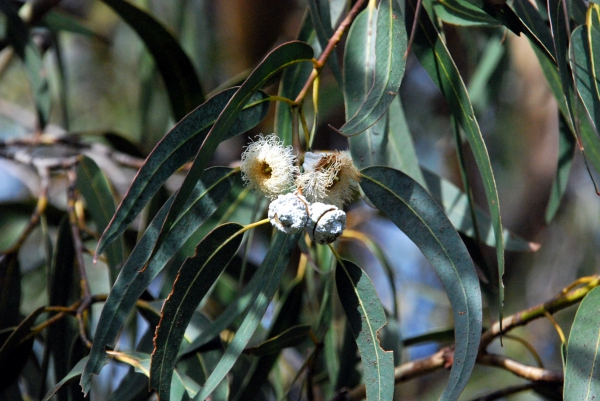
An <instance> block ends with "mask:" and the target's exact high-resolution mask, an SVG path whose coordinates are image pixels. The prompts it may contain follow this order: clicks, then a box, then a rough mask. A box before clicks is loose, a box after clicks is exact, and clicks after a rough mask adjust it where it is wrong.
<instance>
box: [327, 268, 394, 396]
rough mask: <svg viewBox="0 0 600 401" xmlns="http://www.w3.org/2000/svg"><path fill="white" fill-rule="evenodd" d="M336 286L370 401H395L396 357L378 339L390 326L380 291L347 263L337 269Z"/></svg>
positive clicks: (364, 275) (360, 270) (363, 274)
mask: <svg viewBox="0 0 600 401" xmlns="http://www.w3.org/2000/svg"><path fill="white" fill-rule="evenodd" d="M335 282H336V285H337V290H338V295H339V297H340V301H341V303H342V306H343V307H344V312H345V313H346V318H347V319H348V323H349V324H350V329H351V330H352V334H353V335H354V340H355V341H356V345H357V346H358V350H359V352H360V357H361V359H362V366H363V371H364V381H365V386H366V388H367V399H368V400H392V399H393V398H394V355H393V353H392V352H390V351H385V350H383V349H382V348H381V345H380V343H379V338H378V337H377V336H378V334H379V330H381V329H382V327H383V326H385V325H386V324H387V319H386V317H385V312H384V310H383V306H382V305H381V301H380V300H379V297H378V295H377V291H376V290H375V287H374V286H373V283H372V282H371V279H370V278H369V276H367V274H366V273H365V272H364V271H363V270H362V269H361V268H360V267H358V266H356V265H355V264H354V263H352V262H350V261H348V260H344V261H343V262H340V264H339V265H338V266H337V268H336V271H335Z"/></svg>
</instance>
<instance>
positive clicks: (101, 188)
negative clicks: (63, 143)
mask: <svg viewBox="0 0 600 401" xmlns="http://www.w3.org/2000/svg"><path fill="white" fill-rule="evenodd" d="M77 188H78V189H79V191H81V194H82V195H83V197H84V198H85V202H86V205H87V210H88V212H89V214H90V215H91V216H92V220H93V221H94V223H96V230H97V231H98V232H103V231H104V229H105V228H106V227H107V226H108V223H109V222H110V220H111V218H112V216H113V214H114V213H115V200H114V198H113V195H112V192H111V191H110V187H109V185H108V181H107V180H106V177H105V176H104V174H102V171H101V170H100V169H99V168H98V166H97V165H96V163H95V162H94V161H93V160H92V159H90V158H89V157H87V156H83V157H82V159H81V160H80V161H79V164H78V165H77ZM105 249H106V251H105V252H106V259H107V260H108V266H109V268H110V282H111V284H112V283H114V282H115V279H116V278H117V272H118V269H120V268H121V265H122V264H123V242H122V241H121V240H116V241H113V242H112V243H111V244H110V245H109V246H107V247H106V248H105Z"/></svg>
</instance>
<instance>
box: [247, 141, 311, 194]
mask: <svg viewBox="0 0 600 401" xmlns="http://www.w3.org/2000/svg"><path fill="white" fill-rule="evenodd" d="M295 162H296V156H294V154H293V151H292V147H291V146H288V147H284V146H283V142H282V141H280V140H279V138H277V136H275V134H271V135H268V136H266V137H263V136H262V135H259V136H258V139H257V140H256V141H254V142H252V143H251V144H250V145H248V146H247V147H246V150H245V151H244V153H242V162H241V170H242V179H243V180H244V183H245V184H246V185H247V186H248V188H250V189H253V190H256V191H259V192H261V193H262V194H263V195H264V196H266V197H267V198H271V199H275V198H276V197H277V195H279V194H281V193H284V192H286V191H288V190H289V189H290V188H291V187H292V185H293V183H294V177H295V176H296V175H297V174H298V173H299V170H298V167H296V166H295V165H294V163H295Z"/></svg>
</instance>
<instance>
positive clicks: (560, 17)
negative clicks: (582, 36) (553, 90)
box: [548, 0, 575, 126]
mask: <svg viewBox="0 0 600 401" xmlns="http://www.w3.org/2000/svg"><path fill="white" fill-rule="evenodd" d="M563 1H564V0H548V17H549V20H550V30H551V32H552V38H553V39H554V49H555V55H556V64H557V66H558V73H559V75H560V82H561V86H562V93H563V96H564V98H565V99H566V105H567V107H566V110H563V115H564V117H565V118H566V119H567V120H568V121H569V122H570V125H571V126H575V120H574V113H573V76H572V75H571V69H570V67H569V40H570V38H569V33H570V32H569V28H568V27H567V22H568V16H567V15H566V14H565V11H566V7H563V6H564V5H565V4H564V3H563ZM556 95H557V94H555V96H556Z"/></svg>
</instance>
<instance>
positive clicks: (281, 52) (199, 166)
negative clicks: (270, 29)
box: [156, 41, 313, 248]
mask: <svg viewBox="0 0 600 401" xmlns="http://www.w3.org/2000/svg"><path fill="white" fill-rule="evenodd" d="M312 56H313V49H312V47H310V46H309V45H307V44H306V43H303V42H298V41H292V42H288V43H284V44H282V45H280V46H278V47H276V48H275V49H274V50H272V51H271V52H270V53H269V54H268V55H267V56H266V57H265V58H264V59H263V61H261V63H260V64H259V65H258V66H257V67H256V68H255V69H254V71H252V73H251V74H250V75H249V76H248V78H246V80H245V81H244V83H243V84H242V86H240V87H239V89H238V90H237V91H236V92H235V94H234V95H233V97H232V98H231V100H230V101H229V102H228V103H227V106H226V107H225V108H224V109H222V111H221V113H220V114H219V118H218V119H217V121H216V122H215V124H214V125H213V126H212V128H211V129H210V132H209V133H208V134H207V136H206V139H205V140H204V142H202V145H201V146H200V149H199V150H198V153H197V154H196V157H195V158H194V162H193V164H192V166H191V168H190V171H189V172H188V173H187V175H186V177H185V179H184V181H183V183H182V184H181V188H179V191H178V192H177V194H176V196H175V200H174V201H173V205H172V206H171V209H170V210H169V214H168V215H167V219H166V220H165V224H164V226H163V229H162V231H161V233H160V236H159V238H158V240H157V244H156V248H158V247H159V246H160V244H161V242H162V241H163V240H164V238H165V236H166V233H167V232H168V231H169V229H170V227H171V225H173V223H174V222H175V220H176V219H177V217H178V216H179V214H180V212H181V209H182V207H183V205H184V204H185V202H186V200H187V198H188V197H189V196H190V193H191V191H192V189H193V188H194V185H195V183H196V181H198V179H199V178H200V175H201V174H202V172H203V171H204V169H205V168H206V166H207V165H208V162H209V161H210V158H211V157H212V155H213V153H214V151H215V150H216V149H217V145H218V144H219V143H220V142H221V141H222V140H223V139H224V136H225V134H226V133H227V132H228V131H229V130H230V129H231V126H232V124H233V123H234V121H235V119H236V118H237V116H238V115H239V113H240V112H241V111H242V108H243V106H244V105H246V104H247V103H248V101H249V100H250V98H251V96H252V95H253V93H255V92H256V91H257V90H259V89H260V87H261V86H262V85H264V84H265V82H267V80H269V78H271V77H273V76H274V75H276V74H277V73H279V72H280V71H281V70H283V69H285V68H286V67H288V66H291V65H294V64H297V63H300V62H303V61H304V62H307V61H310V60H312Z"/></svg>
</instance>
